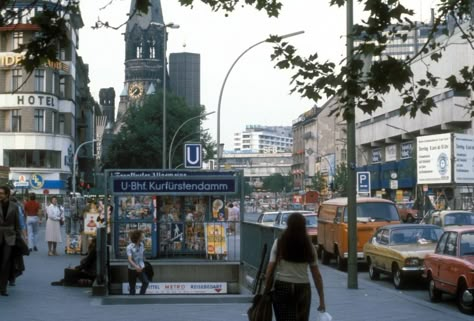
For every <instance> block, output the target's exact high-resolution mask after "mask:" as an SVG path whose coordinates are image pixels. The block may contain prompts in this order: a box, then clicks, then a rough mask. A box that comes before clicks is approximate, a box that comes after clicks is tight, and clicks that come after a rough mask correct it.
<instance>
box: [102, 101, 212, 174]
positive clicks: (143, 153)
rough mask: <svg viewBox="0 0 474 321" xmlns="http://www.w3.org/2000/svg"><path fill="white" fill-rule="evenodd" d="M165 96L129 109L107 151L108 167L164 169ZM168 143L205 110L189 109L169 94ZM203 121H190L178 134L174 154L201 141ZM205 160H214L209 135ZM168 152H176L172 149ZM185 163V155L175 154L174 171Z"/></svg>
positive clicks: (204, 138) (173, 159)
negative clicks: (162, 128)
mask: <svg viewBox="0 0 474 321" xmlns="http://www.w3.org/2000/svg"><path fill="white" fill-rule="evenodd" d="M162 97H163V96H162V93H158V94H155V95H152V96H150V97H148V98H146V99H145V101H144V103H143V105H142V106H140V105H135V106H131V107H130V108H128V110H127V113H126V114H125V115H124V116H123V125H122V127H121V130H120V132H119V133H118V134H117V135H116V136H115V138H114V140H113V142H112V144H111V146H110V147H109V149H108V151H107V154H106V155H107V156H106V160H105V163H104V167H105V168H161V167H162V164H161V160H162V155H161V152H162V131H161V124H162V121H163V118H162V117H163V114H162V110H163V109H162V107H161V106H162ZM166 99H167V106H168V109H167V117H166V123H167V141H168V142H171V139H172V138H173V135H174V134H175V133H176V130H177V129H178V127H179V126H180V125H181V124H182V123H183V122H184V121H185V120H186V119H189V118H191V117H195V116H199V115H202V114H204V113H205V112H204V108H201V109H200V108H189V107H187V106H186V103H185V102H184V100H183V99H182V98H180V97H177V96H175V95H172V94H170V93H167V95H166ZM199 127H200V120H199V119H196V122H189V123H188V124H186V125H185V126H183V127H182V128H181V129H180V130H179V131H178V132H177V134H176V138H175V140H174V142H175V145H174V146H175V147H176V149H175V148H173V150H174V151H179V150H183V146H184V143H186V141H189V140H193V141H196V140H199V138H198V137H199V133H200V131H199V130H197V128H199ZM201 137H202V139H203V147H204V148H203V151H204V155H203V156H204V159H209V158H212V157H214V154H213V153H214V149H215V143H213V142H211V138H210V136H209V135H206V134H204V135H202V136H201ZM168 152H170V153H173V151H171V150H169V149H168ZM166 156H168V155H166ZM182 163H183V159H182V154H181V153H179V152H175V153H174V157H173V158H172V161H171V165H172V166H171V168H174V167H176V166H178V165H180V164H182Z"/></svg>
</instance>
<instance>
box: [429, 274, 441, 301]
mask: <svg viewBox="0 0 474 321" xmlns="http://www.w3.org/2000/svg"><path fill="white" fill-rule="evenodd" d="M428 295H429V297H430V301H431V302H439V301H441V298H442V296H443V294H442V292H441V291H440V290H438V289H437V288H436V284H435V281H434V280H433V278H432V277H431V275H430V276H429V279H428Z"/></svg>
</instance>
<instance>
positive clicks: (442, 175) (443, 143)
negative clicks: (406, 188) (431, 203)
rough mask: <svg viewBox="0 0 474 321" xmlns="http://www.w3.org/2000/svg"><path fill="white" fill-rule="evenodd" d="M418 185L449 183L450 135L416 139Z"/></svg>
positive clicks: (450, 170)
mask: <svg viewBox="0 0 474 321" xmlns="http://www.w3.org/2000/svg"><path fill="white" fill-rule="evenodd" d="M416 146H417V174H418V184H439V183H451V180H452V178H451V175H452V174H451V172H452V165H451V134H440V135H430V136H421V137H417V139H416Z"/></svg>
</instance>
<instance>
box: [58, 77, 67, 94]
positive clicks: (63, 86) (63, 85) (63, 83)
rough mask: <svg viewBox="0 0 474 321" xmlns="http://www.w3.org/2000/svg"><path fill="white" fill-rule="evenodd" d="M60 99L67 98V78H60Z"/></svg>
mask: <svg viewBox="0 0 474 321" xmlns="http://www.w3.org/2000/svg"><path fill="white" fill-rule="evenodd" d="M59 97H61V98H64V97H66V77H62V76H59Z"/></svg>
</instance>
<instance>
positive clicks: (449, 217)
mask: <svg viewBox="0 0 474 321" xmlns="http://www.w3.org/2000/svg"><path fill="white" fill-rule="evenodd" d="M449 225H474V213H466V212H457V213H449V214H446V215H445V216H444V226H449Z"/></svg>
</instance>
